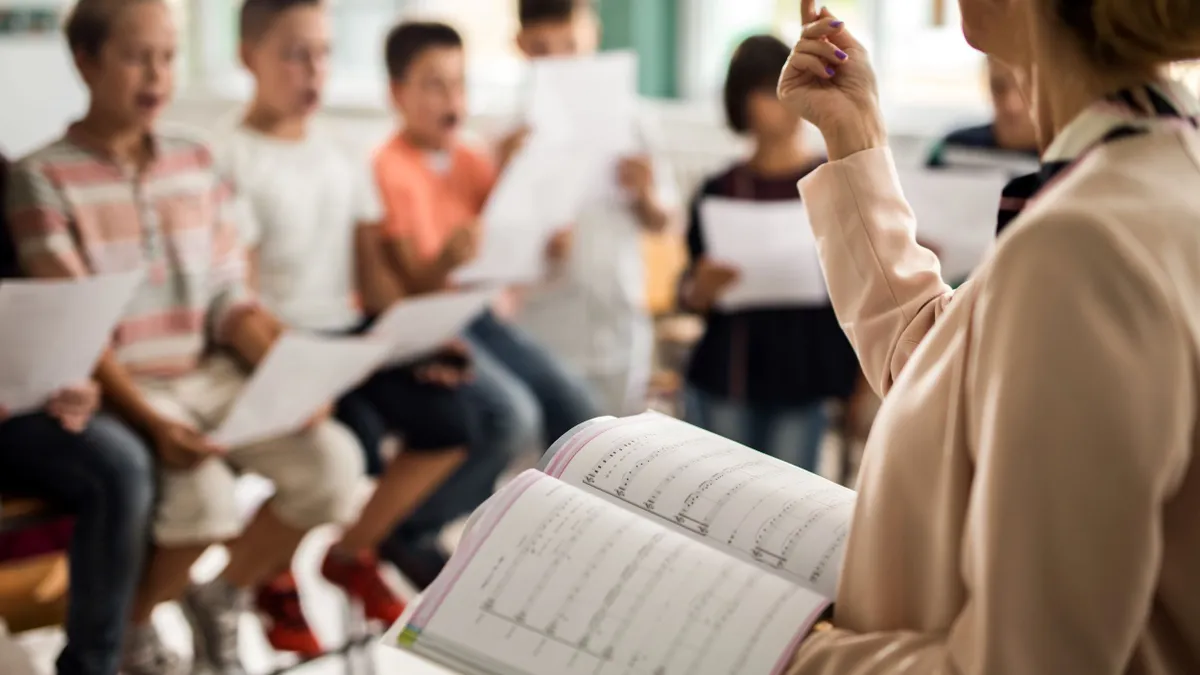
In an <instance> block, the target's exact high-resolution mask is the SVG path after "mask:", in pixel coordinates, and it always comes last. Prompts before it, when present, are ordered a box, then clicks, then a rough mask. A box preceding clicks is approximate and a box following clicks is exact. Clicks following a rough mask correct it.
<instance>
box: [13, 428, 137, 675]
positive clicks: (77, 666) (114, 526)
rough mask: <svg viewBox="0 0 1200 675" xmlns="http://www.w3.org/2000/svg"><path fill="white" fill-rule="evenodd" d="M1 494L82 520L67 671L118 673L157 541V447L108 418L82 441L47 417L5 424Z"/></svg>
mask: <svg viewBox="0 0 1200 675" xmlns="http://www.w3.org/2000/svg"><path fill="white" fill-rule="evenodd" d="M0 486H2V487H4V488H5V489H13V490H18V491H20V492H21V493H24V494H29V495H32V496H37V497H41V498H44V499H47V500H49V501H50V502H51V503H53V504H55V505H56V506H58V507H60V508H63V509H66V510H67V511H68V512H70V513H72V514H74V515H75V516H76V521H75V529H74V533H73V535H72V538H71V551H70V566H71V588H70V596H71V597H70V603H69V613H68V616H67V624H66V634H67V645H66V648H65V649H63V651H62V654H61V656H60V657H59V659H58V672H59V673H60V674H61V675H107V674H108V673H112V672H115V671H116V670H117V667H118V666H119V660H120V657H121V648H122V645H123V642H124V635H125V626H126V617H127V616H128V613H129V608H130V603H131V602H132V600H133V596H134V593H135V591H136V589H137V584H138V581H139V579H140V578H141V572H142V561H143V558H144V555H145V551H146V546H147V543H148V539H149V535H150V532H149V523H150V517H151V513H152V508H153V504H154V470H153V460H152V458H151V455H150V451H149V449H148V448H146V446H145V445H144V444H143V443H142V442H141V440H140V439H138V438H137V436H135V435H134V434H133V433H132V432H130V431H129V430H128V429H126V428H125V427H124V426H122V425H121V424H120V423H118V422H116V421H115V420H113V419H111V418H106V417H103V416H101V417H98V418H96V419H94V420H92V423H91V424H90V425H89V426H88V428H87V430H86V431H84V432H83V433H82V434H78V435H76V434H71V433H69V432H67V431H66V430H64V429H63V428H62V425H61V424H59V423H58V421H57V420H53V419H50V418H49V417H47V416H45V415H31V416H25V417H19V418H16V419H12V420H7V421H5V422H3V423H0Z"/></svg>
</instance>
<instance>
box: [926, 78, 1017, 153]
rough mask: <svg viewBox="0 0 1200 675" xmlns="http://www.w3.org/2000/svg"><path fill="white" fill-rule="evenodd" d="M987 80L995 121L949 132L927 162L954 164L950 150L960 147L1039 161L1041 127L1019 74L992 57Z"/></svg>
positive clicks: (993, 119)
mask: <svg viewBox="0 0 1200 675" xmlns="http://www.w3.org/2000/svg"><path fill="white" fill-rule="evenodd" d="M987 81H988V93H989V95H990V98H991V102H992V122H991V123H990V124H984V125H981V126H977V127H968V128H966V129H959V130H958V131H954V132H952V133H950V134H948V135H947V136H946V137H945V138H943V139H942V141H941V142H940V143H938V144H937V145H936V146H935V147H934V148H933V151H932V152H931V153H930V155H929V159H928V160H927V161H926V165H927V166H929V167H930V168H953V167H954V166H955V163H954V160H953V158H952V157H950V156H949V153H948V152H947V151H953V150H956V149H967V150H985V151H989V150H990V151H1000V152H1001V154H1005V153H1010V154H1014V155H1017V156H1018V157H1019V158H1021V159H1025V160H1029V161H1031V162H1033V163H1034V164H1036V162H1037V160H1038V139H1037V130H1036V129H1035V128H1034V126H1033V118H1032V117H1031V116H1030V114H1029V104H1028V103H1026V101H1025V97H1024V95H1023V94H1022V93H1021V87H1020V83H1019V82H1018V81H1017V76H1016V75H1015V74H1014V73H1013V70H1012V69H1011V68H1009V67H1008V66H1006V65H1004V64H1003V63H1000V62H999V61H997V60H995V59H993V58H988V59H987Z"/></svg>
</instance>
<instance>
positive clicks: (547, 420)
mask: <svg viewBox="0 0 1200 675" xmlns="http://www.w3.org/2000/svg"><path fill="white" fill-rule="evenodd" d="M467 336H468V337H469V338H470V340H471V342H472V343H477V344H479V345H481V346H482V347H483V348H484V349H486V350H487V351H488V352H490V353H491V354H492V356H494V357H496V358H497V359H498V360H499V361H500V362H501V363H503V364H504V365H505V367H507V368H508V369H509V370H510V371H511V372H512V373H513V374H514V375H516V376H517V377H518V378H519V379H520V380H521V381H522V382H523V383H524V384H525V385H526V386H527V387H528V388H529V389H530V391H532V392H533V394H534V396H536V397H537V401H538V403H539V404H540V405H541V408H542V424H543V429H542V439H541V441H542V442H541V443H540V444H539V448H540V449H542V450H544V449H545V448H546V447H547V446H549V445H550V444H551V443H553V442H554V441H556V440H558V438H559V437H560V436H562V435H563V434H565V433H567V432H568V431H570V430H571V429H573V428H574V427H575V426H576V425H578V424H580V423H582V422H586V421H587V420H589V419H592V418H594V417H598V416H599V415H600V411H599V407H598V406H597V405H596V401H595V398H594V396H593V394H592V392H591V391H590V390H589V388H588V385H587V383H586V382H585V381H584V380H583V378H582V377H580V376H578V375H576V374H575V373H573V372H570V371H569V370H568V369H567V368H566V367H565V366H564V365H563V363H561V362H560V361H558V360H557V359H556V358H554V357H553V356H552V355H551V354H550V353H549V352H547V351H546V350H545V349H544V348H542V347H541V345H539V344H537V342H535V341H534V339H533V338H532V337H530V336H529V335H527V334H526V333H525V332H524V331H522V330H521V329H519V328H517V327H516V326H513V325H510V324H507V323H504V322H503V321H501V320H500V319H498V318H496V317H495V316H494V315H493V314H491V313H490V312H489V313H486V314H484V315H483V316H481V317H480V318H479V319H477V320H476V321H475V322H474V323H472V324H471V326H470V328H469V329H468V333H467Z"/></svg>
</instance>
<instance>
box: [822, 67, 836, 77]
mask: <svg viewBox="0 0 1200 675" xmlns="http://www.w3.org/2000/svg"><path fill="white" fill-rule="evenodd" d="M825 74H827V75H829V76H830V77H833V76H834V75H836V74H837V71H835V70H834V69H833V68H830V67H829V66H825Z"/></svg>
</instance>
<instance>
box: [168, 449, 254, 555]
mask: <svg viewBox="0 0 1200 675" xmlns="http://www.w3.org/2000/svg"><path fill="white" fill-rule="evenodd" d="M236 487H237V478H236V477H235V476H234V474H233V471H232V470H231V469H230V468H229V467H228V466H227V465H226V464H225V463H224V462H222V461H221V460H218V459H210V460H208V461H206V462H204V463H203V464H201V465H200V466H198V467H196V468H195V469H192V470H190V471H173V470H171V471H165V472H163V475H162V487H161V494H160V499H159V505H158V511H157V514H156V516H155V521H154V538H155V541H156V542H157V543H158V544H159V545H160V546H165V547H169V548H176V547H182V546H196V545H204V544H211V543H213V542H220V541H228V540H231V539H233V538H235V537H237V535H238V534H239V533H240V532H241V530H242V520H243V519H242V513H241V511H240V510H239V508H238V504H237V499H236V498H235V490H236Z"/></svg>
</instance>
